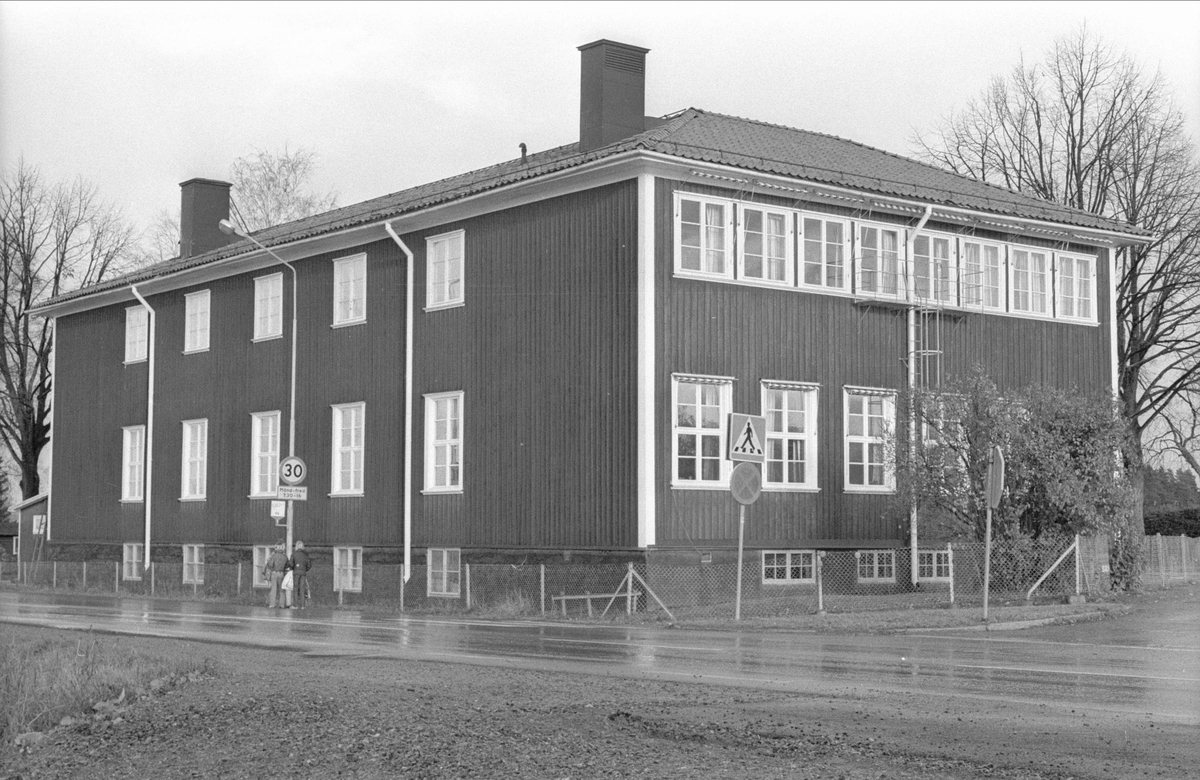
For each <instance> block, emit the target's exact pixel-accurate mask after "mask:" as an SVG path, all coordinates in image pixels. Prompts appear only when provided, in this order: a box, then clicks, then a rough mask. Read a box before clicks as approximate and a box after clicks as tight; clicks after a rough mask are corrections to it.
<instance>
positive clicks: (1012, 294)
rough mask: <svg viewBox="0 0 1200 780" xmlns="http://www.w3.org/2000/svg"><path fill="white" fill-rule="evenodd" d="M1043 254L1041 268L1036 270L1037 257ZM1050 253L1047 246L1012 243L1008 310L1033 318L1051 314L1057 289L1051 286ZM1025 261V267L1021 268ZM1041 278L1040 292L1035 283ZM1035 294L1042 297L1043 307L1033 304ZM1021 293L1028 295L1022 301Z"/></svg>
mask: <svg viewBox="0 0 1200 780" xmlns="http://www.w3.org/2000/svg"><path fill="white" fill-rule="evenodd" d="M1035 257H1040V258H1041V261H1042V270H1041V271H1040V272H1038V273H1035V271H1034V258H1035ZM1051 260H1052V258H1051V254H1050V250H1048V249H1041V248H1038V247H1030V246H1011V247H1009V254H1008V300H1009V303H1008V310H1009V311H1010V312H1012V313H1013V314H1024V315H1026V316H1030V317H1051V316H1053V314H1054V312H1053V311H1052V308H1051V307H1052V302H1053V298H1054V291H1053V288H1052V285H1051V279H1050V277H1051ZM1023 263H1024V264H1025V265H1026V267H1025V268H1024V269H1022V268H1021V265H1022V264H1023ZM1039 278H1040V280H1041V285H1040V286H1041V289H1040V292H1039V291H1038V290H1036V289H1035V284H1034V283H1035V282H1036V281H1037V280H1038V279H1039ZM1035 295H1040V296H1041V298H1042V308H1041V309H1038V308H1036V307H1035V306H1034V300H1035ZM1022 296H1026V298H1025V302H1024V304H1022Z"/></svg>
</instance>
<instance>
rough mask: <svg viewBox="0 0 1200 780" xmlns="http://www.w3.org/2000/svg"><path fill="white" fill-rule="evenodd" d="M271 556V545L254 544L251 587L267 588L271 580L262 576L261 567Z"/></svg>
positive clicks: (263, 566)
mask: <svg viewBox="0 0 1200 780" xmlns="http://www.w3.org/2000/svg"><path fill="white" fill-rule="evenodd" d="M270 557H271V546H270V545H268V544H256V545H254V578H253V581H252V587H255V588H269V587H271V582H270V580H268V579H267V578H266V577H264V576H263V569H264V568H265V567H266V565H267V559H268V558H270Z"/></svg>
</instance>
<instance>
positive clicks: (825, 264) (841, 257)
mask: <svg viewBox="0 0 1200 780" xmlns="http://www.w3.org/2000/svg"><path fill="white" fill-rule="evenodd" d="M800 235H801V237H802V239H803V242H804V248H803V251H802V252H801V257H802V263H803V266H802V269H803V270H802V271H801V273H800V285H801V286H802V287H823V288H826V289H830V290H845V289H846V283H847V281H848V276H847V274H846V256H847V255H848V254H849V253H848V251H847V248H846V247H847V244H848V241H849V238H850V231H849V230H848V229H847V228H846V224H845V223H844V222H842V221H841V220H837V219H829V218H826V217H817V216H814V215H811V214H802V215H800Z"/></svg>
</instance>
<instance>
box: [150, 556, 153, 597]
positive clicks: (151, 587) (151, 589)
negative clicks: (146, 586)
mask: <svg viewBox="0 0 1200 780" xmlns="http://www.w3.org/2000/svg"><path fill="white" fill-rule="evenodd" d="M150 595H151V596H154V561H150Z"/></svg>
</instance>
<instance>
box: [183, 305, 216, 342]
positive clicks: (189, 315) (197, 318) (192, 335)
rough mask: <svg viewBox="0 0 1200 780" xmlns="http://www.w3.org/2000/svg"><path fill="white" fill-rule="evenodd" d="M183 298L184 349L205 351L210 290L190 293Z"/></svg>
mask: <svg viewBox="0 0 1200 780" xmlns="http://www.w3.org/2000/svg"><path fill="white" fill-rule="evenodd" d="M183 300H184V333H183V351H184V352H203V351H204V350H206V349H208V321H209V302H210V295H209V291H208V290H204V291H202V292H197V293H189V294H188V295H185V296H184V299H183Z"/></svg>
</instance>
